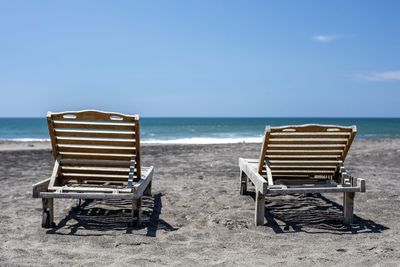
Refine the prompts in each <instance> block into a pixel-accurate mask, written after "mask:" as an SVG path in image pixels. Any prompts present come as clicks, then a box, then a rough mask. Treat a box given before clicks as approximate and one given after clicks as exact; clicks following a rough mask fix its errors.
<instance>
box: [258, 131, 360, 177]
mask: <svg viewBox="0 0 400 267" xmlns="http://www.w3.org/2000/svg"><path fill="white" fill-rule="evenodd" d="M356 132H357V129H356V126H350V127H343V126H336V125H317V124H306V125H300V126H283V127H270V126H267V127H266V129H265V135H264V142H263V145H262V150H261V153H260V161H259V168H258V171H259V173H260V174H261V175H265V174H266V164H268V165H269V167H270V169H271V172H272V177H273V179H274V180H275V179H277V178H285V179H286V178H318V179H335V177H336V176H337V173H338V170H339V166H340V163H341V162H343V161H344V160H345V158H346V156H347V153H348V151H349V148H350V146H351V144H352V142H353V140H354V137H355V135H356Z"/></svg>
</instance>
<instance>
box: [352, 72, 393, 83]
mask: <svg viewBox="0 0 400 267" xmlns="http://www.w3.org/2000/svg"><path fill="white" fill-rule="evenodd" d="M356 77H357V78H358V79H361V80H366V81H375V82H386V81H400V70H394V71H385V72H372V73H362V74H358V75H357V76H356Z"/></svg>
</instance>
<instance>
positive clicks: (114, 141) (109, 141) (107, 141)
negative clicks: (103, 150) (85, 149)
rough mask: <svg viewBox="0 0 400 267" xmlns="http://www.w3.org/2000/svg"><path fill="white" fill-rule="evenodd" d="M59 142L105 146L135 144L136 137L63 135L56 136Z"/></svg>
mask: <svg viewBox="0 0 400 267" xmlns="http://www.w3.org/2000/svg"><path fill="white" fill-rule="evenodd" d="M56 141H57V143H58V144H70V145H105V146H128V147H129V146H134V145H135V142H136V140H135V139H118V138H84V137H63V136H56Z"/></svg>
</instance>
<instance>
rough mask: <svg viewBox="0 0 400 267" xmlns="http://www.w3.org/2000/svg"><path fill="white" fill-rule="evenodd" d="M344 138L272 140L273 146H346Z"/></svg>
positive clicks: (270, 141) (270, 140)
mask: <svg viewBox="0 0 400 267" xmlns="http://www.w3.org/2000/svg"><path fill="white" fill-rule="evenodd" d="M347 141H348V139H344V138H271V139H269V143H271V144H346V143H347Z"/></svg>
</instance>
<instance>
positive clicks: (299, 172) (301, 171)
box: [272, 170, 333, 175]
mask: <svg viewBox="0 0 400 267" xmlns="http://www.w3.org/2000/svg"><path fill="white" fill-rule="evenodd" d="M283 173H284V174H304V175H307V174H332V173H333V172H332V171H330V170H272V174H283Z"/></svg>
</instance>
